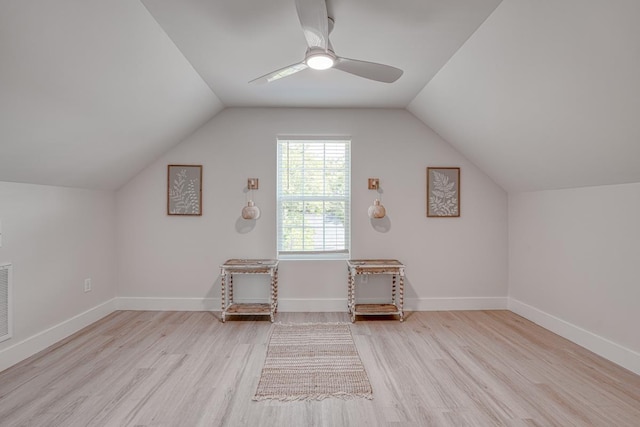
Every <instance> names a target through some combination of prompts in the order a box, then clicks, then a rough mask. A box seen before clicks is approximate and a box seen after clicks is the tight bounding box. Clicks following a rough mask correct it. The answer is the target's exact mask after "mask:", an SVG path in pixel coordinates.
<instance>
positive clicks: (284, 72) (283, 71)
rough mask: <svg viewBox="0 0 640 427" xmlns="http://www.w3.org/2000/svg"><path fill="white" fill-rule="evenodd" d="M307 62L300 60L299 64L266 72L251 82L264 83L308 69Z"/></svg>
mask: <svg viewBox="0 0 640 427" xmlns="http://www.w3.org/2000/svg"><path fill="white" fill-rule="evenodd" d="M307 68H309V67H307V64H305V63H304V62H298V63H297V64H292V65H289V66H287V67H284V68H280V69H279V70H276V71H272V72H270V73H269V74H265V75H264V76H261V77H258V78H257V79H253V80H251V81H250V82H249V83H255V84H262V83H269V82H272V81H274V80H278V79H281V78H283V77H288V76H290V75H292V74H295V73H297V72H300V71H302V70H306V69H307Z"/></svg>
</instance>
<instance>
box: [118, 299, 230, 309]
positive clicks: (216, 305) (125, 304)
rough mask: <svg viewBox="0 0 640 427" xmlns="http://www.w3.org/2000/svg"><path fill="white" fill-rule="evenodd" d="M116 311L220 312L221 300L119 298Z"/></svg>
mask: <svg viewBox="0 0 640 427" xmlns="http://www.w3.org/2000/svg"><path fill="white" fill-rule="evenodd" d="M116 310H134V311H220V298H153V297H150V298H146V297H118V298H116Z"/></svg>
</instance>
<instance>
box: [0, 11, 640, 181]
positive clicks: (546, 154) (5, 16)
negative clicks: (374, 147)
mask: <svg viewBox="0 0 640 427" xmlns="http://www.w3.org/2000/svg"><path fill="white" fill-rule="evenodd" d="M143 2H144V4H143V3H141V2H140V1H139V0H109V1H104V0H103V1H92V2H80V1H77V0H56V1H55V2H51V1H47V0H3V1H1V2H0V181H17V182H27V183H38V184H51V185H62V186H73V187H84V188H103V189H116V188H118V187H120V186H121V185H123V184H124V183H126V182H127V181H128V180H129V179H130V178H131V177H133V176H134V175H135V174H136V173H137V172H139V171H140V170H141V169H142V168H144V167H145V166H146V165H147V164H149V163H151V162H152V161H153V160H154V159H155V158H157V157H158V156H159V155H160V154H161V153H163V152H164V151H166V150H167V149H169V148H170V147H172V146H174V145H176V144H178V143H179V142H180V141H181V140H182V139H184V138H185V137H186V136H188V135H189V134H190V133H192V132H193V131H194V130H195V129H197V128H198V127H199V126H201V125H202V124H203V123H205V122H206V121H208V120H209V119H210V118H211V117H213V116H214V115H215V114H217V113H218V112H219V111H220V110H221V109H222V108H224V107H225V106H226V107H231V106H312V107H373V108H376V107H398V108H405V107H407V108H408V109H409V110H410V111H411V112H412V113H413V114H415V115H416V116H417V117H418V118H420V119H421V120H422V121H424V122H425V123H427V124H428V125H429V126H431V127H432V128H433V129H434V130H435V131H437V132H438V133H439V134H440V135H442V136H443V137H444V138H445V139H446V140H447V141H448V142H449V143H451V144H452V145H453V146H455V147H456V148H457V149H458V150H459V151H460V152H461V153H462V154H464V155H465V156H467V157H468V158H469V159H470V160H471V161H473V162H474V163H476V164H477V165H478V166H480V167H481V168H482V169H483V170H484V171H485V172H487V173H488V174H489V175H490V176H491V177H492V178H493V179H494V180H495V181H496V182H497V183H498V184H499V185H501V186H502V187H503V188H505V189H507V190H509V191H522V190H536V189H551V188H565V187H577V186H585V185H600V184H611V183H621V182H639V181H640V120H638V117H640V84H639V82H638V76H639V75H640V42H639V41H638V40H640V26H639V25H637V18H638V16H640V2H638V1H637V0H608V1H604V0H557V1H553V2H548V1H547V2H540V1H536V0H504V1H502V2H500V0H429V1H426V0H397V1H388V0H328V8H329V13H330V15H331V16H333V17H334V18H335V21H336V24H335V29H334V31H333V33H332V35H331V40H332V43H333V45H334V47H335V50H336V53H337V54H338V55H340V56H345V57H351V58H356V59H362V60H368V61H374V62H381V63H385V64H389V65H393V66H396V67H399V68H402V69H403V70H404V71H405V74H404V75H403V76H402V77H401V78H400V80H398V81H397V82H395V83H393V84H385V83H378V82H372V81H368V80H366V79H362V78H358V77H355V76H352V75H350V74H346V73H341V72H340V71H337V70H329V71H326V72H314V71H311V70H306V71H304V72H301V73H299V74H297V75H294V76H292V77H289V78H285V79H282V80H279V81H277V82H274V83H271V84H267V85H261V86H260V85H250V84H248V83H247V82H248V81H249V80H251V79H253V78H255V77H258V76H260V75H263V74H265V73H268V72H270V71H272V70H274V69H277V68H280V67H283V66H286V65H289V64H292V63H295V62H298V61H300V60H301V59H302V58H303V55H304V51H305V41H304V37H303V35H302V31H301V29H300V26H299V22H298V18H297V16H296V11H295V5H294V0H269V1H260V0H234V1H229V0H207V1H205V0H181V1H175V0H143ZM494 9H495V12H494ZM492 12H493V13H492ZM487 17H488V19H487ZM485 19H486V21H485ZM478 28H479V29H478ZM476 30H478V31H476ZM434 76H435V77H434ZM425 85H426V86H425ZM414 98H415V99H414Z"/></svg>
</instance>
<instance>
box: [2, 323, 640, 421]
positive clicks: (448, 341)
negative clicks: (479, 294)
mask: <svg viewBox="0 0 640 427" xmlns="http://www.w3.org/2000/svg"><path fill="white" fill-rule="evenodd" d="M277 320H278V321H280V322H284V323H301V322H349V318H348V315H347V314H346V313H279V314H278V318H277ZM271 326H272V325H271V323H270V322H268V321H265V320H264V317H260V316H248V317H232V318H230V319H228V321H227V322H226V323H224V324H223V323H222V322H220V317H219V313H211V312H133V311H121V312H116V313H113V314H111V315H109V316H107V317H105V318H104V319H102V320H100V321H99V322H96V323H95V324H93V325H91V326H89V327H87V328H85V329H84V330H82V331H80V332H79V333H77V334H75V335H74V336H72V337H69V338H67V339H65V340H63V341H61V342H59V343H57V344H55V345H54V346H52V347H50V348H49V349H47V350H45V351H43V352H41V353H39V354H37V355H35V356H33V357H31V358H29V359H27V360H25V361H23V362H21V363H20V364H18V365H16V366H14V367H12V368H10V369H7V370H5V371H4V372H1V373H0V425H2V426H3V427H4V426H47V427H51V426H65V427H67V426H83V427H84V426H233V427H236V426H252V427H253V426H281V425H296V426H360V425H362V426H367V427H375V426H403V427H404V426H482V427H485V426H514V427H515V426H518V427H524V426H568V425H572V426H590V427H591V426H607V427H608V426H629V427H631V426H633V427H637V426H639V425H640V377H639V376H638V375H635V374H633V373H631V372H629V371H627V370H625V369H623V368H621V367H619V366H617V365H615V364H613V363H611V362H608V361H606V360H604V359H602V358H601V357H599V356H597V355H595V354H593V353H591V352H589V351H587V350H585V349H583V348H581V347H579V346H577V345H576V344H573V343H571V342H569V341H567V340H565V339H563V338H561V337H559V336H557V335H555V334H553V333H551V332H549V331H547V330H545V329H543V328H541V327H539V326H537V325H535V324H533V323H531V322H529V321H527V320H525V319H523V318H521V317H519V316H517V315H515V314H513V313H511V312H508V311H467V312H465V311H460V312H413V313H407V315H406V317H405V322H404V323H400V322H398V321H397V320H393V318H386V317H367V318H363V319H362V320H359V321H358V322H356V323H354V324H351V331H352V335H353V337H354V342H355V343H356V347H357V349H358V353H359V354H360V357H361V359H362V361H363V364H364V366H365V368H366V369H367V374H368V376H369V379H370V381H371V384H372V387H373V395H374V399H373V400H367V399H353V400H341V399H326V400H323V401H311V402H280V401H260V402H255V401H252V397H253V394H254V393H255V390H256V387H257V384H258V380H259V376H260V371H261V369H262V365H263V363H264V359H265V353H266V346H267V342H268V338H269V333H270V330H271Z"/></svg>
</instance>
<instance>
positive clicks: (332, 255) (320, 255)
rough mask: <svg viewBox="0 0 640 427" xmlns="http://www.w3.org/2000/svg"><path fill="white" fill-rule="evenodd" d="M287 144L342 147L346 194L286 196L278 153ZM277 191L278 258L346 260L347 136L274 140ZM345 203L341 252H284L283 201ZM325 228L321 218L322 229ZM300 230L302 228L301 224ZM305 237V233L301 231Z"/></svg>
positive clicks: (348, 233) (348, 216)
mask: <svg viewBox="0 0 640 427" xmlns="http://www.w3.org/2000/svg"><path fill="white" fill-rule="evenodd" d="M288 143H321V144H336V143H339V144H344V145H345V151H346V159H345V173H346V176H345V179H346V182H345V190H346V191H345V192H346V194H344V195H323V196H317V195H315V196H305V195H304V194H301V195H285V194H283V191H282V185H283V181H284V180H285V178H284V176H283V171H284V170H285V169H283V165H281V160H282V153H281V150H282V149H284V148H285V147H286V144H288ZM277 150H278V153H277V190H276V197H277V200H276V211H277V212H276V218H277V219H276V221H277V231H276V234H277V239H276V242H277V243H276V245H277V247H276V251H277V254H278V259H294V260H295V259H299V260H304V259H314V260H322V259H349V254H350V253H351V139H350V138H349V137H344V136H341V137H307V136H302V137H300V136H296V137H284V136H279V137H278V139H277ZM291 200H294V201H302V202H304V201H316V202H317V201H336V200H338V201H344V202H345V206H346V207H345V224H344V234H345V235H344V246H345V247H344V249H340V250H308V251H307V250H305V251H287V250H285V248H283V247H282V246H283V243H284V241H283V240H284V236H283V228H284V227H283V223H282V216H283V209H284V208H283V202H284V201H291ZM325 225H326V222H324V215H323V228H324V226H325ZM302 229H303V230H304V229H305V227H304V225H303V227H302ZM303 234H304V232H303ZM326 243H327V241H326V236H323V244H324V245H326Z"/></svg>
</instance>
